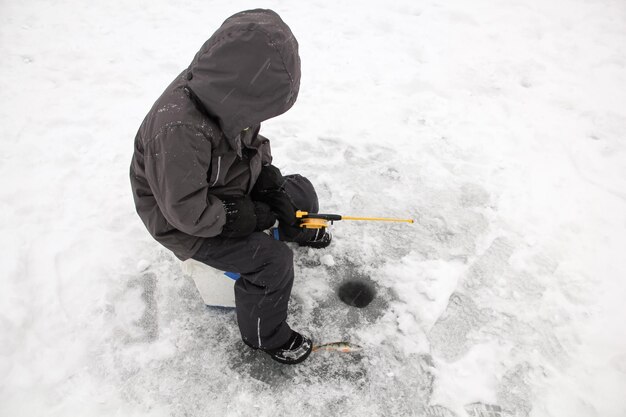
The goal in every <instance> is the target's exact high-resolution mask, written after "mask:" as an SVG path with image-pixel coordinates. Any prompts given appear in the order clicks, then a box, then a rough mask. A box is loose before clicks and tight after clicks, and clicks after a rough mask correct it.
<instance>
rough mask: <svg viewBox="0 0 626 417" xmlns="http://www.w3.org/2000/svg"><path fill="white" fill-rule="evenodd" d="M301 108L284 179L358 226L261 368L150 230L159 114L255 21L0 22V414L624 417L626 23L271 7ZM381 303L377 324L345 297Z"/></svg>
mask: <svg viewBox="0 0 626 417" xmlns="http://www.w3.org/2000/svg"><path fill="white" fill-rule="evenodd" d="M258 6H262V7H268V8H272V9H274V10H276V11H277V12H278V13H279V14H281V16H282V17H283V18H284V20H285V21H286V22H287V23H288V24H289V25H290V26H291V28H292V30H293V32H294V33H295V35H296V37H297V38H298V40H299V43H300V48H301V56H302V64H303V78H302V86H301V93H300V97H299V99H298V102H297V103H296V105H295V106H294V107H293V109H291V110H290V111H289V112H288V113H287V114H285V115H283V116H280V117H278V118H276V119H275V120H271V121H268V122H267V123H265V124H264V127H263V132H264V134H265V135H266V136H268V137H269V138H271V139H272V147H273V153H274V158H275V163H276V164H277V165H278V166H279V167H280V168H281V169H282V170H283V172H285V173H293V172H299V173H301V174H303V175H305V176H307V177H309V178H310V179H311V180H312V181H313V183H314V184H315V185H316V187H317V189H318V194H319V196H320V200H321V206H322V211H324V212H337V213H341V214H344V215H355V216H386V217H413V218H415V219H416V223H415V224H413V225H407V224H380V223H358V222H340V223H337V224H335V225H334V227H333V234H334V242H333V245H332V246H331V247H330V248H329V249H325V250H322V251H318V252H316V251H313V250H305V249H298V248H295V249H294V250H295V259H296V283H295V286H294V291H293V295H292V300H291V306H290V311H291V314H290V317H291V318H290V322H291V323H292V325H293V326H294V327H295V328H297V329H301V330H302V331H304V332H305V333H308V334H311V335H312V336H313V337H314V338H315V339H316V340H317V341H320V342H332V341H336V340H341V339H348V340H351V341H352V342H355V343H358V344H359V345H362V346H363V347H364V349H363V351H362V352H360V353H356V354H338V353H336V352H319V353H315V354H313V355H312V356H311V358H310V359H309V360H308V361H307V362H305V364H303V365H301V366H296V367H284V366H281V365H278V364H274V363H272V362H271V361H269V360H267V358H265V357H260V356H259V355H258V354H257V353H255V352H251V351H249V350H247V349H244V347H243V345H242V343H241V342H240V340H239V335H238V330H237V328H236V325H235V319H234V313H233V312H232V311H229V310H209V309H207V308H206V307H205V306H204V305H203V304H202V301H201V299H200V296H199V294H198V292H197V291H196V289H195V287H194V286H193V282H192V281H191V280H190V279H189V278H187V277H185V276H184V275H183V273H182V272H181V269H180V264H179V262H178V261H177V260H176V259H175V258H174V257H173V255H171V254H170V253H168V252H167V251H166V250H165V249H162V248H160V247H159V246H158V244H156V243H155V242H153V241H152V239H151V238H150V237H149V236H148V234H147V232H146V231H145V229H144V227H143V225H142V224H141V222H140V220H139V218H138V217H137V216H136V214H135V211H134V206H133V203H132V197H131V193H130V186H129V181H128V166H129V163H130V157H131V153H132V149H133V138H134V135H135V133H136V130H137V128H138V126H139V124H140V122H141V120H142V118H143V117H144V115H145V113H146V112H147V110H148V109H149V108H150V106H151V105H152V103H153V102H154V100H155V99H156V98H157V97H158V96H159V94H160V93H161V91H162V90H163V89H164V88H165V87H166V86H167V85H168V83H169V82H170V81H171V80H172V79H173V77H174V76H175V75H177V74H178V73H179V71H180V70H182V69H183V68H184V67H186V66H187V65H188V63H189V62H190V61H191V59H192V57H193V55H194V53H195V52H196V50H197V49H198V48H199V47H200V45H201V44H202V43H203V42H204V41H205V40H206V38H207V37H208V36H210V35H211V33H213V31H214V30H215V29H216V28H217V27H218V26H219V24H220V23H221V22H222V21H223V20H224V19H225V18H226V17H228V16H230V15H231V14H233V13H235V12H237V11H240V10H244V9H247V8H250V7H251V5H250V4H249V2H244V1H240V0H231V1H228V2H226V1H217V2H202V1H197V0H191V1H187V2H184V3H183V2H178V3H175V2H166V1H162V0H156V1H145V0H139V1H135V2H124V1H119V0H114V1H108V2H100V3H98V2H79V1H76V0H63V1H44V0H31V1H16V0H5V1H2V2H0V56H1V57H2V64H1V65H0V99H1V101H0V141H1V142H2V152H1V153H0V183H1V185H2V186H1V187H0V253H1V257H2V258H1V259H2V262H1V263H0V415H2V416H11V417H13V416H41V415H51V416H69V415H81V416H105V415H106V416H110V415H120V416H170V415H171V416H201V415H202V416H206V415H211V416H213V415H215V416H218V415H219V416H221V415H227V416H238V415H242V416H245V415H258V416H276V415H298V416H303V415H306V416H309V415H311V416H328V415H342V416H369V415H379V416H401V415H402V416H404V415H415V416H429V417H435V416H437V417H448V416H457V417H463V416H472V417H504V416H542V417H544V416H551V417H561V416H568V417H575V416H581V417H595V416H597V417H622V416H624V415H626V399H625V398H626V396H625V395H624V393H625V392H626V334H624V317H625V313H626V307H625V302H624V300H626V280H624V277H625V276H626V258H625V257H624V253H625V251H626V142H625V138H626V48H624V46H625V45H626V4H625V3H624V2H623V1H620V0H594V1H590V0H552V1H539V0H526V1H522V0H490V1H488V0H476V1H472V2H467V1H462V0H452V1H447V2H437V1H422V0H397V1H393V2H390V1H386V2H383V1H374V0H367V1H361V2H349V1H347V0H340V1H333V2H328V1H322V0H313V1H308V2H283V1H278V0H271V1H265V2H263V4H259V5H258ZM349 279H357V280H362V281H366V282H367V283H369V285H371V286H372V287H373V288H375V290H376V298H375V299H374V301H373V302H372V303H371V304H370V305H369V306H368V307H366V308H363V309H356V308H353V307H348V306H346V305H344V304H343V303H342V302H341V301H339V299H338V298H337V296H336V291H337V289H338V287H339V285H340V284H341V283H342V282H344V281H345V280H349Z"/></svg>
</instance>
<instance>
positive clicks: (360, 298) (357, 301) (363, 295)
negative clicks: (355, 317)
mask: <svg viewBox="0 0 626 417" xmlns="http://www.w3.org/2000/svg"><path fill="white" fill-rule="evenodd" d="M337 295H339V299H340V300H341V301H343V302H344V303H346V304H348V305H349V306H353V307H358V308H363V307H367V306H368V305H369V303H371V302H372V300H373V299H374V296H375V295H376V290H375V289H374V286H373V285H372V284H370V283H368V282H364V281H360V280H350V281H346V282H344V283H343V284H341V286H340V287H339V291H338V293H337Z"/></svg>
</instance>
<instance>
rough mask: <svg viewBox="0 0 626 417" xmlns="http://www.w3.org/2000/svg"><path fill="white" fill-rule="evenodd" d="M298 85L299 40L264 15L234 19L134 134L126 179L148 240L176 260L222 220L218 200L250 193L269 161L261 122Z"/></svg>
mask: <svg viewBox="0 0 626 417" xmlns="http://www.w3.org/2000/svg"><path fill="white" fill-rule="evenodd" d="M299 86H300V58H299V56H298V43H297V41H296V39H295V38H294V36H293V34H292V33H291V30H290V29H289V27H288V26H287V25H286V24H285V23H284V22H283V21H282V20H281V19H280V17H279V16H278V15H277V14H276V13H274V12H273V11H271V10H251V11H246V12H241V13H237V14H235V15H233V16H231V17H230V18H228V19H227V20H226V21H225V22H224V23H223V24H222V26H221V27H220V28H219V29H218V30H217V31H216V32H215V33H214V34H213V36H211V38H210V39H209V40H208V41H207V42H206V43H205V44H204V45H202V48H200V51H198V53H197V54H196V56H195V57H194V59H193V61H192V63H191V65H190V66H189V68H187V69H186V70H185V71H183V72H182V73H181V74H180V75H179V76H178V77H177V78H176V79H175V80H174V81H173V82H172V83H171V84H170V85H169V87H167V89H166V90H165V91H164V92H163V94H162V95H161V97H159V99H158V100H157V101H156V103H155V104H154V105H153V106H152V109H151V110H150V112H149V113H148V115H147V116H146V118H145V119H144V121H143V123H142V124H141V127H140V128H139V132H138V133H137V136H136V138H135V151H134V154H133V159H132V163H131V167H130V181H131V186H132V190H133V197H134V199H135V205H136V207H137V213H138V214H139V217H141V220H142V221H143V222H144V224H145V225H146V228H147V229H148V231H149V232H150V234H151V235H152V236H153V237H154V238H155V239H156V240H157V241H159V242H160V243H161V244H163V245H164V246H165V247H167V248H168V249H170V250H171V251H172V252H174V254H175V255H176V256H177V257H179V258H180V259H187V258H190V257H191V256H192V255H194V254H195V252H196V251H197V250H198V248H199V247H200V244H201V241H202V238H206V237H213V236H217V235H219V234H220V233H221V231H222V227H223V226H224V223H225V221H226V217H225V212H224V207H223V205H222V201H221V199H220V197H223V196H242V195H246V194H249V193H250V192H251V190H252V187H253V186H254V183H255V182H256V179H257V177H258V175H259V172H260V170H261V166H262V165H264V164H269V163H270V162H271V158H272V157H271V152H270V146H269V141H268V140H267V139H265V138H264V137H263V136H261V135H259V134H258V132H259V128H260V123H261V122H262V121H264V120H267V119H269V118H272V117H274V116H278V115H279V114H282V113H284V112H285V111H287V110H288V109H289V108H291V106H292V105H293V103H294V102H295V100H296V97H297V95H298V89H299Z"/></svg>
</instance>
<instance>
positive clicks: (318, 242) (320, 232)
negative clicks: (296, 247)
mask: <svg viewBox="0 0 626 417" xmlns="http://www.w3.org/2000/svg"><path fill="white" fill-rule="evenodd" d="M316 232H317V233H316V234H315V236H314V237H313V238H312V239H311V240H308V241H306V242H304V243H300V246H306V247H309V248H313V249H322V248H325V247H327V246H328V245H330V242H332V240H333V235H332V234H331V233H330V232H329V231H328V230H326V228H321V229H317V230H316Z"/></svg>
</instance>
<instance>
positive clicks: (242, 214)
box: [220, 197, 257, 238]
mask: <svg viewBox="0 0 626 417" xmlns="http://www.w3.org/2000/svg"><path fill="white" fill-rule="evenodd" d="M222 203H223V204H224V211H225V212H226V224H225V225H224V227H223V228H222V233H221V234H220V236H223V237H229V238H233V237H244V236H248V235H249V234H251V233H252V232H254V230H255V228H256V223H257V219H256V216H255V215H254V203H253V202H252V200H251V199H250V198H249V197H223V198H222Z"/></svg>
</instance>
